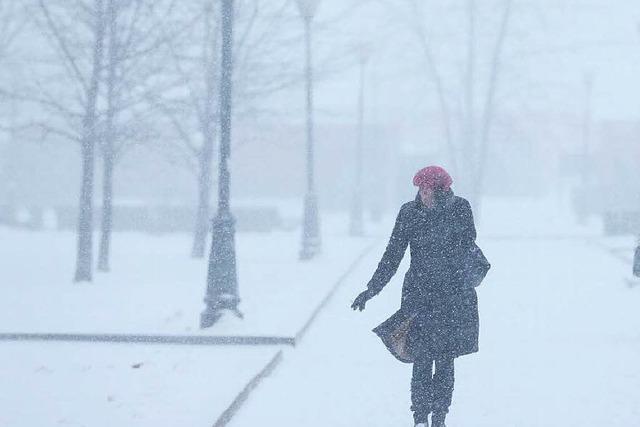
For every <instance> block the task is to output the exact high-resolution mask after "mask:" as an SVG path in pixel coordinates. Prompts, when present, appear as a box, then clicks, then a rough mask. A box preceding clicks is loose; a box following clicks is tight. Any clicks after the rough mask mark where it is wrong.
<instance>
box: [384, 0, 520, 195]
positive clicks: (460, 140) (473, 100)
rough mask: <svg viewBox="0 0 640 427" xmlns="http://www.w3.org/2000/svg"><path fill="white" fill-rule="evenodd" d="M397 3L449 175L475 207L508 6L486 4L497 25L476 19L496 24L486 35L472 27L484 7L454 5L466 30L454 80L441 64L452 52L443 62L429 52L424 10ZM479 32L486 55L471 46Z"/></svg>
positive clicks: (472, 1) (412, 2) (415, 2)
mask: <svg viewBox="0 0 640 427" xmlns="http://www.w3.org/2000/svg"><path fill="white" fill-rule="evenodd" d="M383 1H384V2H385V3H387V4H388V5H389V6H390V7H391V6H397V3H396V2H395V1H385V0H383ZM401 3H402V4H403V5H404V8H403V12H404V13H400V14H397V16H399V17H400V18H401V20H402V22H405V23H408V24H409V25H408V28H409V30H410V32H411V34H412V35H413V37H414V40H415V41H416V42H417V45H418V46H419V48H420V52H421V54H422V56H423V59H424V61H425V64H426V67H427V73H426V76H427V78H428V79H429V81H430V82H431V83H432V84H433V86H434V88H435V91H436V98H437V104H438V106H439V109H440V115H441V119H442V128H443V133H444V140H445V143H446V145H447V149H448V153H449V157H450V162H451V165H452V169H454V172H455V173H456V175H458V176H459V177H460V180H459V182H460V184H461V187H462V189H463V192H465V193H466V195H467V196H468V197H469V199H470V200H471V201H472V203H473V204H474V205H476V206H477V207H479V204H480V198H481V195H482V190H483V186H482V183H483V180H484V175H485V170H486V167H485V166H486V163H487V153H488V151H489V147H490V142H491V127H492V125H493V122H494V118H495V114H496V110H495V97H496V92H497V91H498V88H499V84H500V72H501V67H502V60H503V56H504V49H505V43H506V40H507V38H508V34H509V25H510V22H511V20H512V15H513V13H512V12H513V0H499V1H497V2H491V3H490V4H489V7H490V8H491V11H490V12H489V13H490V14H491V15H493V16H495V15H496V14H497V15H498V19H497V20H495V19H494V20H491V19H482V21H481V22H482V23H483V24H484V26H485V27H486V26H487V24H486V23H487V22H488V23H489V24H488V25H494V24H493V22H497V25H496V27H491V28H488V30H487V28H479V25H478V23H479V19H478V14H479V13H480V6H481V5H482V6H486V4H484V3H483V4H480V3H478V2H477V1H476V0H461V2H457V3H456V4H459V5H460V4H461V5H463V10H464V12H465V13H464V14H465V15H466V17H465V19H466V24H465V26H466V29H467V34H466V43H465V44H466V48H465V49H463V51H464V55H458V56H461V58H458V63H461V64H463V67H462V68H463V72H462V76H461V78H460V79H459V80H458V79H457V78H456V77H457V76H456V73H454V72H452V71H451V66H449V67H447V66H446V64H445V62H446V60H447V59H448V60H451V59H452V57H456V52H455V49H453V48H451V47H449V49H448V50H447V55H448V57H447V58H442V57H438V55H437V54H436V51H435V49H434V41H433V36H432V32H433V31H432V30H433V28H432V27H433V26H434V25H435V24H434V21H430V20H429V19H428V17H429V16H430V11H429V6H430V5H429V4H428V3H427V2H423V1H421V0H401ZM485 9H486V7H485ZM431 15H433V14H431ZM481 30H484V31H485V32H488V33H490V34H493V33H495V34H494V35H493V37H494V41H493V43H490V47H489V49H484V50H481V49H479V48H478V46H477V43H478V39H479V35H480V33H481ZM458 50H460V49H458ZM481 54H485V55H486V57H487V58H481ZM456 58H457V57H456ZM485 63H488V66H485V67H484V68H485V69H484V70H480V69H479V68H480V67H479V65H480V64H482V65H484V64H485ZM443 70H446V72H445V71H443ZM481 71H483V72H481ZM451 77H453V79H452V78H451ZM456 80H457V81H460V82H462V85H456ZM483 90H484V91H483ZM459 99H462V100H463V101H462V105H463V108H462V111H461V112H459V113H458V114H452V111H453V110H455V106H456V101H457V100H459Z"/></svg>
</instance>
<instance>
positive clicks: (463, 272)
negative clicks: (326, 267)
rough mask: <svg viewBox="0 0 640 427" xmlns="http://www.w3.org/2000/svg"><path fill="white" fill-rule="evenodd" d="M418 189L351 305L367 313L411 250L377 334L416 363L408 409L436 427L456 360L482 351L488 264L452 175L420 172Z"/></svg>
mask: <svg viewBox="0 0 640 427" xmlns="http://www.w3.org/2000/svg"><path fill="white" fill-rule="evenodd" d="M413 184H414V185H415V186H417V187H418V188H419V191H418V195H417V196H416V199H415V200H414V201H411V202H408V203H405V204H404V205H403V206H402V207H401V208H400V213H399V214H398V217H397V219H396V223H395V226H394V228H393V232H392V234H391V239H390V240H389V244H388V246H387V248H386V250H385V252H384V255H383V257H382V260H381V261H380V263H379V265H378V268H377V269H376V271H375V273H374V275H373V278H372V279H371V280H370V281H369V283H368V285H367V289H366V290H365V291H364V292H362V293H361V294H360V295H358V297H357V298H356V299H355V301H354V303H353V305H352V308H353V309H354V310H356V309H358V310H364V308H365V304H366V303H367V301H368V300H370V299H371V298H373V297H374V296H375V295H377V294H378V293H379V292H380V291H381V290H382V288H383V287H384V286H385V285H386V284H387V283H389V281H390V280H391V278H392V277H393V275H394V274H395V273H396V271H397V269H398V266H399V265H400V261H401V260H402V258H403V256H404V253H405V250H406V248H407V246H409V247H410V252H411V266H410V268H409V270H408V271H407V273H406V275H405V279H404V285H403V289H402V302H401V308H400V310H399V311H398V312H396V313H395V314H394V315H393V316H391V318H389V319H388V320H387V321H386V322H384V323H383V324H381V325H380V326H378V327H377V328H376V329H374V332H376V333H377V334H378V335H379V336H380V338H382V340H383V342H384V343H385V344H386V345H387V347H388V348H389V350H390V351H391V352H392V353H393V354H394V356H396V357H397V358H398V359H400V360H401V361H403V362H407V363H413V377H412V380H411V401H412V406H411V409H412V411H413V415H414V421H415V424H416V426H428V425H429V420H428V416H429V414H432V415H431V423H432V427H444V426H445V417H446V415H447V413H448V411H449V406H450V405H451V397H452V394H453V384H454V359H455V358H456V357H458V356H462V355H465V354H471V353H475V352H477V351H478V330H479V322H478V300H477V296H476V291H475V286H477V285H478V284H479V283H480V281H482V279H483V278H484V276H485V274H486V273H487V271H488V270H489V267H490V266H489V263H488V262H487V260H486V258H484V255H483V254H482V252H481V251H480V249H479V248H478V247H477V246H476V244H475V239H476V230H475V226H474V222H473V215H472V213H471V206H470V204H469V202H468V201H467V200H465V199H463V198H461V197H457V196H455V195H454V194H453V192H452V191H451V184H452V179H451V177H450V176H449V174H448V173H447V172H446V171H445V170H444V169H443V168H441V167H438V166H429V167H426V168H424V169H422V170H420V171H418V173H417V174H416V175H415V177H414V179H413ZM434 366H435V371H434Z"/></svg>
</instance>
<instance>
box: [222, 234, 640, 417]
mask: <svg viewBox="0 0 640 427" xmlns="http://www.w3.org/2000/svg"><path fill="white" fill-rule="evenodd" d="M481 244H482V245H483V247H484V248H485V252H486V253H487V256H488V257H489V258H490V260H491V261H492V263H493V265H494V269H493V271H492V272H491V274H490V276H489V277H488V279H487V281H486V283H485V284H484V285H483V287H482V288H481V289H480V291H479V295H480V310H481V313H480V315H481V341H480V346H481V352H480V353H479V354H477V355H473V356H469V357H466V358H462V359H459V360H458V361H457V365H456V370H457V371H456V380H457V386H456V391H455V394H454V404H453V407H452V408H451V414H450V416H449V420H448V426H449V427H459V426H473V427H482V426H487V427H488V426H491V427H529V426H558V427H569V426H576V427H577V426H580V427H585V426H602V425H607V426H620V427H629V426H634V425H640V407H638V405H637V402H638V401H640V387H638V385H639V384H640V358H639V357H640V315H639V314H638V313H640V290H636V289H633V290H629V289H628V288H626V287H625V285H624V283H623V282H624V281H623V277H625V276H627V273H628V271H627V270H628V266H626V265H624V264H623V263H621V262H620V261H619V260H617V259H615V258H614V257H613V256H611V255H610V254H607V253H606V252H605V251H603V250H602V249H601V248H598V247H597V246H596V245H593V244H587V243H586V242H585V240H582V239H578V238H576V239H547V240H544V239H539V238H538V239H520V240H518V239H501V240H498V239H496V240H487V241H484V242H481ZM381 251H382V247H380V248H379V249H377V250H374V251H373V252H372V253H371V255H369V256H368V258H367V259H366V260H365V261H364V262H363V263H362V264H361V266H360V267H359V268H358V269H357V271H356V272H355V273H354V275H352V276H351V278H350V280H349V281H348V283H346V284H345V286H344V287H343V288H342V289H341V291H340V292H339V293H338V294H336V296H335V298H334V299H333V301H332V302H331V304H330V306H328V307H327V310H326V311H325V312H324V313H323V314H322V315H321V317H320V318H319V319H318V322H317V324H316V325H315V326H314V327H313V328H312V329H311V330H310V332H309V335H308V336H307V337H306V339H305V341H304V342H303V343H302V344H301V345H300V346H299V347H298V348H296V349H293V350H288V351H287V353H286V354H285V361H284V363H283V364H282V365H281V366H280V368H279V369H278V370H277V371H276V372H275V373H274V374H273V376H272V377H271V378H269V379H268V380H267V381H265V382H264V383H263V384H262V385H261V387H260V388H259V389H258V390H257V391H256V393H255V394H254V395H252V397H251V398H250V400H249V401H248V402H247V404H246V406H245V407H244V408H243V410H242V411H241V412H240V414H238V416H237V417H236V419H235V420H234V421H233V422H232V423H231V425H232V427H243V426H251V425H260V426H305V427H316V426H317V427H320V426H322V427H327V426H331V427H337V426H349V427H355V426H363V427H364V426H366V427H377V426H379V427H391V426H409V425H412V423H411V417H410V413H409V411H408V408H409V394H408V385H409V378H410V366H409V365H402V364H400V363H398V362H396V361H395V360H394V359H392V358H391V356H390V355H388V354H387V353H386V350H385V349H384V348H383V346H382V344H380V343H379V342H378V341H377V339H376V338H375V337H374V335H373V334H372V333H370V332H369V330H370V329H371V328H372V327H373V326H375V325H376V324H377V322H379V321H381V320H383V319H384V318H385V316H386V315H387V314H389V313H391V312H392V311H393V310H394V309H395V308H396V306H397V304H398V301H399V290H400V279H401V277H402V274H398V275H397V276H396V278H395V279H394V281H392V283H391V284H390V285H389V286H388V288H387V289H385V291H384V292H383V293H382V294H381V295H380V296H379V297H378V298H377V299H376V300H374V301H372V302H371V303H369V306H368V307H367V311H365V312H364V313H362V314H360V313H354V312H351V311H350V310H349V309H348V307H349V304H350V302H351V300H352V298H353V297H354V296H355V294H356V292H357V291H358V290H360V289H361V288H362V287H363V286H364V284H365V283H366V281H367V279H368V278H369V275H370V274H371V272H372V271H373V268H374V267H375V265H376V262H377V257H378V256H379V255H380V254H381ZM405 269H406V265H405V266H403V267H401V271H404V270H405Z"/></svg>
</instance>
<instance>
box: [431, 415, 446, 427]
mask: <svg viewBox="0 0 640 427" xmlns="http://www.w3.org/2000/svg"><path fill="white" fill-rule="evenodd" d="M446 417H447V413H446V412H434V413H433V415H431V427H447V426H446V425H445V424H444V419H445V418H446Z"/></svg>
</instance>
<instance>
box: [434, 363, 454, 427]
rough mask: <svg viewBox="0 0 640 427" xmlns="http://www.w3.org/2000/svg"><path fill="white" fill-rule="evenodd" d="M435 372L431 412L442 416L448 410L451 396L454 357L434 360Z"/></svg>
mask: <svg viewBox="0 0 640 427" xmlns="http://www.w3.org/2000/svg"><path fill="white" fill-rule="evenodd" d="M435 365H436V369H435V374H434V375H433V408H432V409H433V413H434V416H435V414H436V413H437V414H438V417H442V420H443V421H444V415H446V414H447V413H448V412H449V406H451V398H452V396H453V383H454V359H453V358H450V359H449V358H447V359H439V360H436V363H435Z"/></svg>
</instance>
